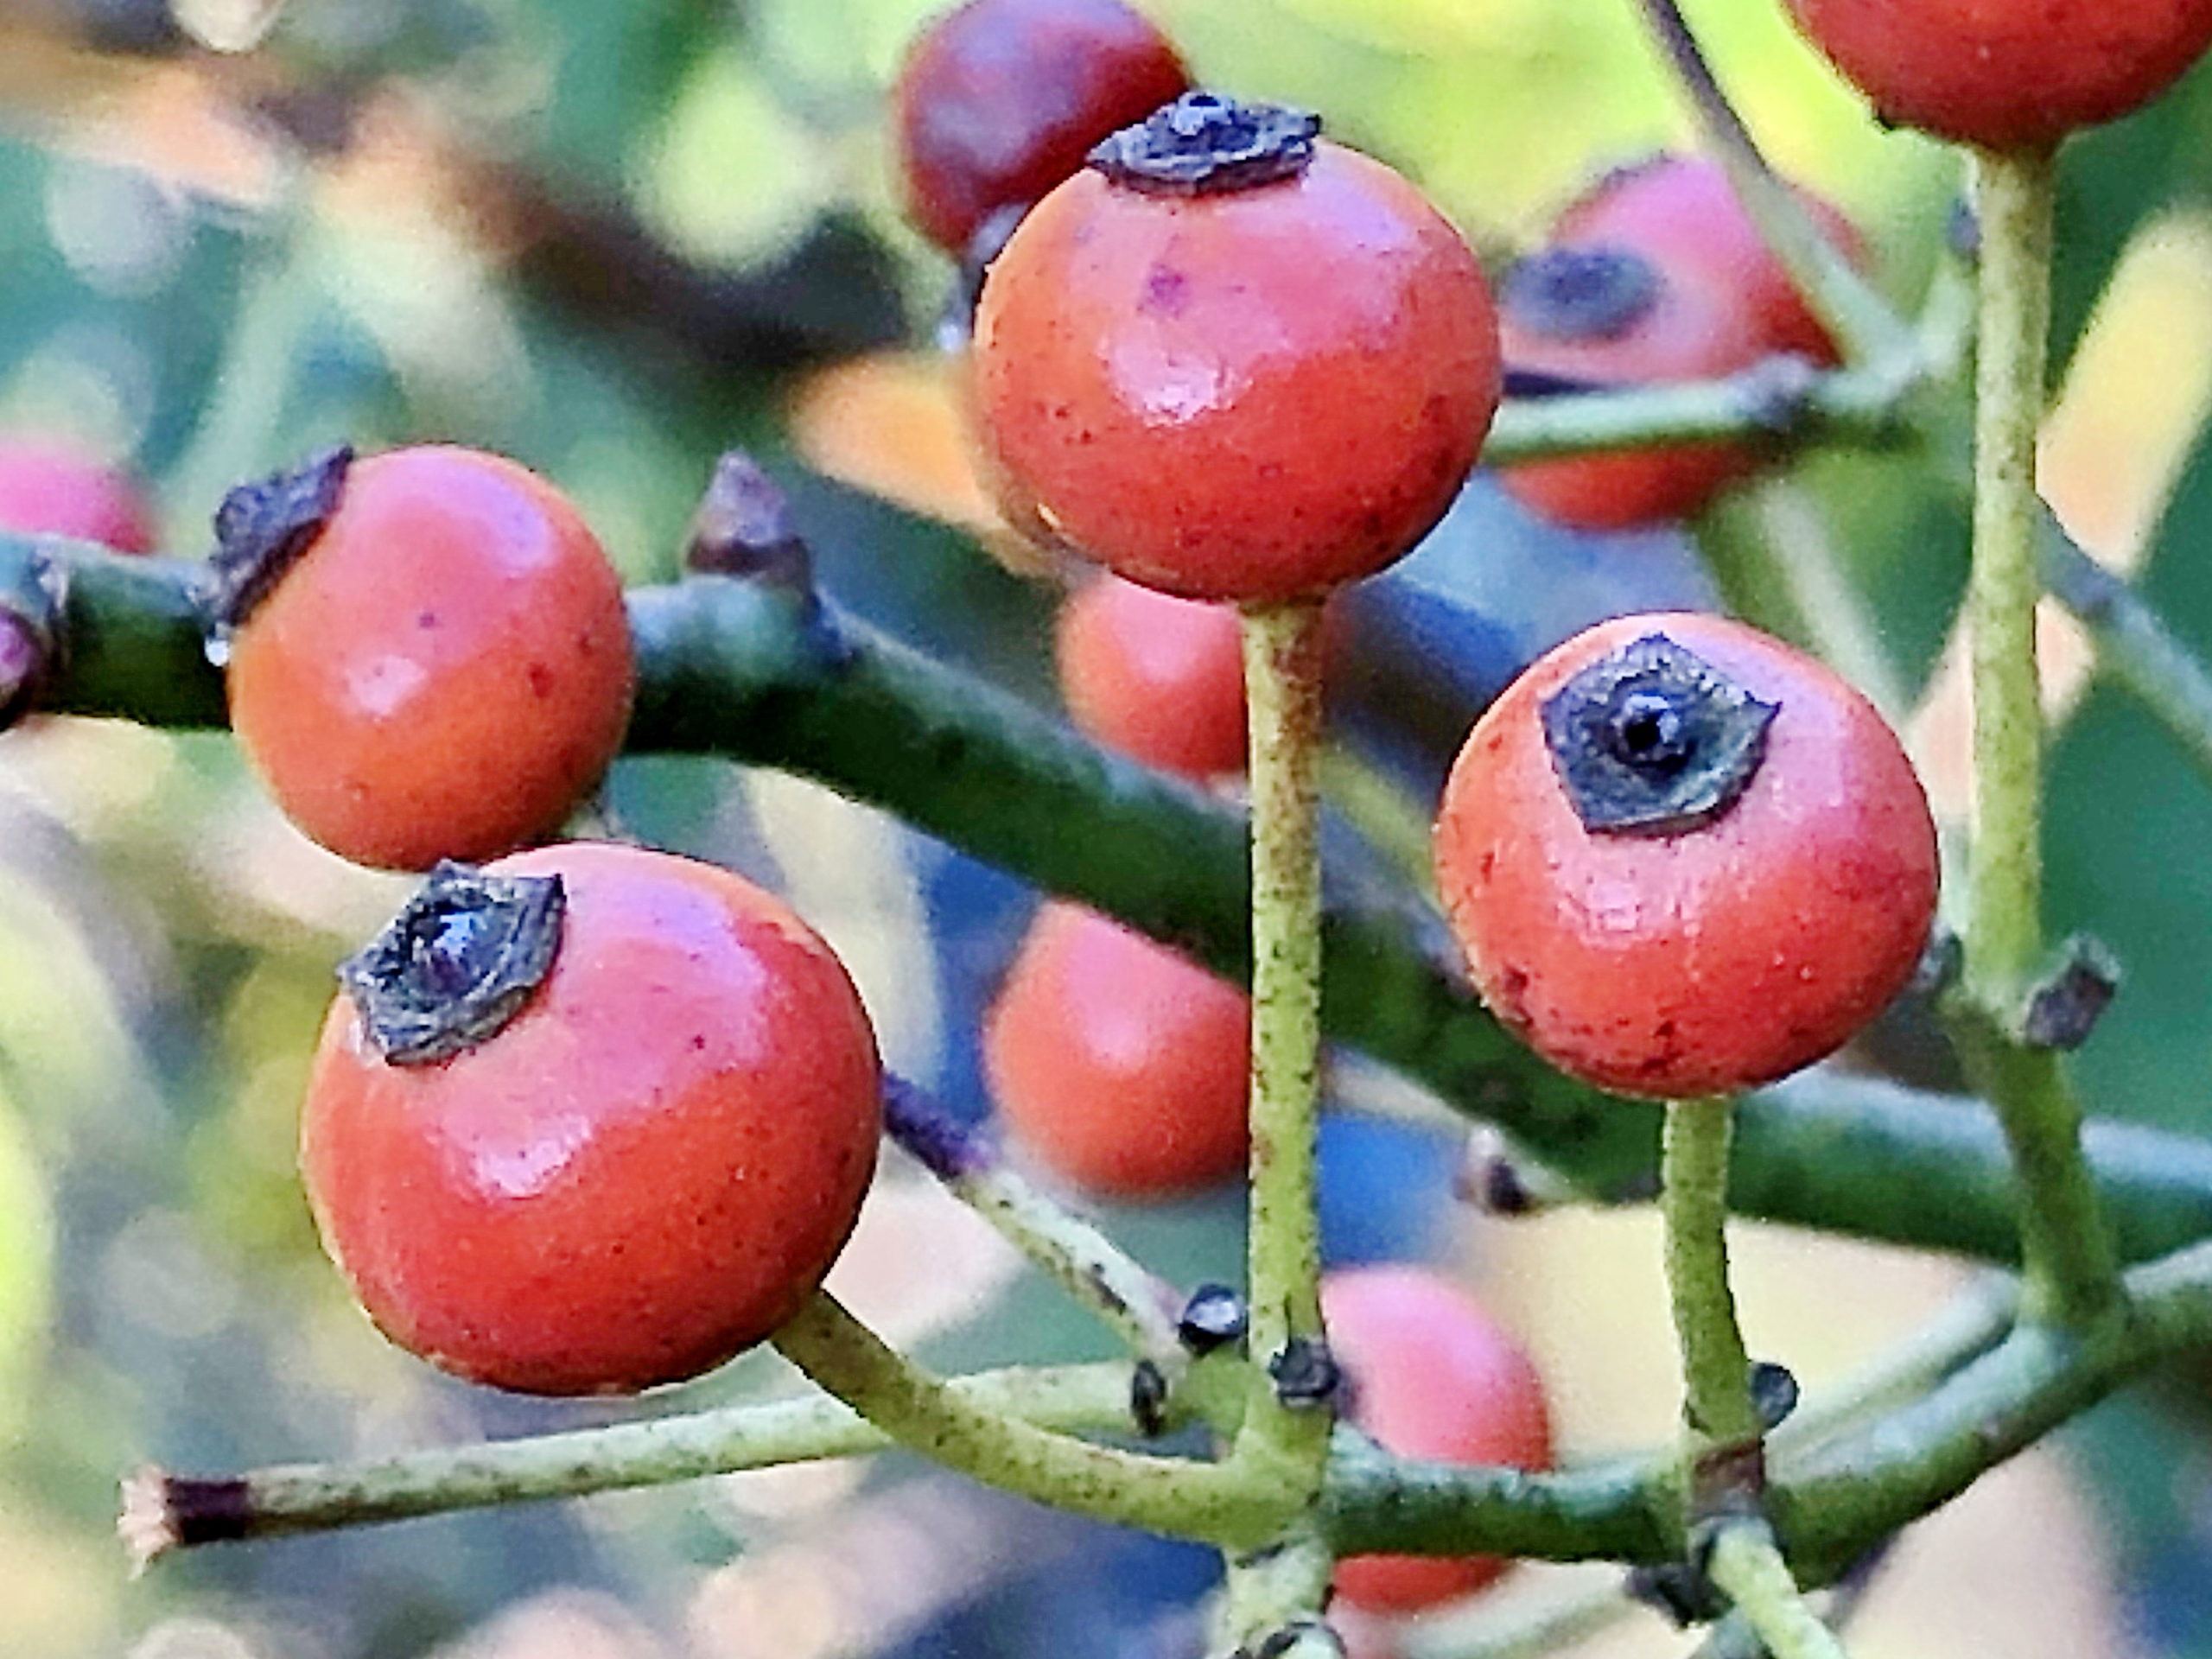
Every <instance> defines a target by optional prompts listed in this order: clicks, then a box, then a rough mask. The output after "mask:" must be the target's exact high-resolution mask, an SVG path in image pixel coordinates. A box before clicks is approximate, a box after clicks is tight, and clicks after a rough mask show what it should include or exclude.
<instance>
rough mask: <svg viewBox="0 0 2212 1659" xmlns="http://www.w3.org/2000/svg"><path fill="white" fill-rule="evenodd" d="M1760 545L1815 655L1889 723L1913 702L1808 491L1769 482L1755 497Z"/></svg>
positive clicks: (1787, 482)
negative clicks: (1855, 687)
mask: <svg viewBox="0 0 2212 1659" xmlns="http://www.w3.org/2000/svg"><path fill="white" fill-rule="evenodd" d="M1751 511H1752V512H1753V513H1754V515H1755V516H1756V517H1757V518H1758V524H1759V530H1760V532H1761V533H1760V535H1759V537H1758V544H1759V546H1760V548H1761V550H1763V551H1764V554H1765V556H1766V557H1767V558H1768V559H1769V561H1770V563H1771V564H1772V566H1773V569H1774V574H1775V576H1776V578H1777V581H1778V582H1779V583H1780V585H1781V586H1782V588H1783V591H1784V592H1785V593H1787V594H1789V603H1790V606H1791V607H1792V608H1793V609H1794V610H1795V611H1796V614H1797V616H1798V618H1799V619H1800V620H1801V621H1802V625H1803V628H1804V637H1805V638H1806V639H1808V640H1809V641H1810V642H1811V644H1812V647H1813V650H1814V652H1815V655H1817V656H1818V657H1819V658H1821V660H1822V661H1823V662H1825V663H1827V665H1828V666H1829V667H1830V668H1833V669H1834V670H1835V671H1836V672H1837V673H1839V674H1840V675H1842V676H1843V677H1844V678H1846V679H1847V680H1849V681H1850V682H1851V683H1852V684H1853V685H1855V686H1857V687H1858V688H1859V690H1861V691H1863V692H1864V693H1866V698H1867V700H1868V701H1869V702H1872V704H1873V705H1874V706H1875V707H1876V708H1877V709H1880V710H1881V711H1882V715H1883V717H1884V718H1885V719H1886V720H1888V721H1891V723H1892V724H1896V723H1897V722H1899V721H1903V720H1904V717H1905V715H1906V714H1907V713H1908V712H1909V710H1910V703H1911V699H1910V696H1909V694H1908V693H1907V691H1906V690H1905V684H1904V677H1903V676H1902V675H1900V674H1899V673H1898V672H1897V664H1896V663H1895V661H1894V660H1892V659H1891V656H1890V650H1889V646H1888V645H1886V644H1885V643H1884V641H1883V639H1882V627H1881V624H1880V622H1879V621H1878V620H1876V618H1875V615H1874V613H1873V611H1872V607H1869V606H1868V604H1867V603H1866V596H1865V594H1862V593H1861V592H1860V591H1859V584H1858V583H1857V582H1853V580H1852V579H1851V575H1850V573H1849V572H1848V571H1847V570H1846V569H1844V568H1843V561H1842V560H1841V558H1840V557H1839V556H1838V555H1837V551H1836V545H1835V538H1834V536H1832V535H1831V534H1830V533H1829V529H1828V524H1827V520H1826V519H1825V518H1822V517H1821V513H1820V511H1819V509H1818V508H1817V507H1816V506H1815V505H1814V503H1813V502H1812V500H1811V499H1808V496H1807V495H1806V493H1805V491H1804V488H1803V487H1802V486H1801V485H1798V484H1796V483H1793V482H1792V481H1790V480H1789V479H1787V478H1777V479H1770V480H1767V481H1765V482H1764V483H1763V484H1761V485H1759V486H1758V487H1757V488H1756V489H1755V490H1754V492H1753V493H1752V497H1751Z"/></svg>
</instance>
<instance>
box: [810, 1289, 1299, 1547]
mask: <svg viewBox="0 0 2212 1659" xmlns="http://www.w3.org/2000/svg"><path fill="white" fill-rule="evenodd" d="M773 1340H774V1342H775V1345H776V1348H777V1351H779V1352H780V1353H781V1354H782V1355H783V1356H784V1357H785V1358H786V1359H788V1360H790V1361H791V1363H792V1364H794V1365H796V1366H798V1369H799V1370H802V1371H804V1372H805V1373H806V1375H807V1376H808V1377H809V1378H810V1379H811V1380H812V1381H813V1383H815V1385H816V1386H817V1387H818V1388H820V1389H822V1390H823V1392H824V1393H825V1394H828V1395H831V1396H832V1397H833V1398H835V1399H838V1400H842V1402H844V1403H845V1404H847V1405H848V1406H850V1407H851V1408H853V1409H854V1410H855V1411H856V1412H858V1413H859V1414H861V1416H863V1417H865V1418H867V1419H868V1421H870V1422H871V1423H874V1425H875V1426H876V1427H878V1428H880V1429H881V1430H882V1431H883V1432H884V1433H886V1434H887V1435H889V1436H890V1437H891V1438H892V1439H893V1440H896V1441H898V1442H899V1444H900V1445H901V1446H906V1447H907V1448H909V1449H910V1450H912V1451H915V1452H920V1453H921V1454H922V1455H923V1456H925V1457H926V1458H928V1459H931V1461H932V1462H935V1463H938V1464H941V1465H944V1467H945V1468H947V1469H950V1470H952V1471H955V1472H956V1473H959V1474H963V1475H966V1476H968V1477H969V1478H971V1479H974V1480H978V1481H981V1482H982V1483H983V1484H985V1485H988V1486H995V1487H997V1488H999V1489H1000V1490H1001V1491H1008V1492H1013V1493H1014V1494H1016V1495H1017V1496H1019V1497H1027V1498H1030V1499H1032V1500H1033V1501H1034V1502H1037V1503H1045V1504H1049V1505H1051V1506H1052V1508H1054V1509H1058V1510H1066V1511H1067V1512H1068V1513H1070V1514H1072V1515H1081V1516H1089V1517H1090V1518H1091V1519H1092V1520H1095V1521H1106V1522H1112V1523H1114V1524H1115V1525H1117V1526H1125V1527H1140V1528H1142V1529H1144V1530H1145V1531H1147V1532H1154V1533H1158V1534H1160V1535H1162V1536H1163V1537H1169V1538H1188V1539H1192V1540H1195V1541H1198V1542H1201V1543H1210V1544H1214V1545H1217V1546H1219V1547H1221V1548H1250V1547H1252V1546H1254V1545H1256V1544H1258V1543H1260V1542H1262V1541H1264V1540H1265V1539H1267V1538H1268V1537H1270V1536H1272V1535H1273V1534H1274V1531H1275V1530H1276V1529H1277V1528H1279V1527H1280V1526H1281V1524H1282V1522H1283V1520H1284V1518H1285V1514H1286V1505H1285V1503H1284V1502H1283V1500H1282V1499H1281V1497H1279V1496H1277V1495H1275V1494H1273V1493H1271V1492H1268V1491H1265V1490H1264V1489H1262V1487H1261V1485H1260V1484H1258V1483H1255V1481H1253V1480H1251V1479H1249V1478H1245V1477H1244V1475H1243V1472H1242V1471H1238V1470H1235V1469H1232V1468H1230V1467H1229V1466H1227V1465H1223V1464H1209V1463H1199V1462H1195V1461H1192V1460H1191V1459H1180V1458H1159V1457H1151V1456H1147V1455H1144V1454H1142V1453H1139V1452H1122V1451H1119V1450H1116V1449H1115V1448H1113V1447H1110V1446H1094V1445H1092V1444H1091V1443H1090V1442H1089V1441H1087V1440H1075V1439H1072V1438H1071V1437H1069V1436H1067V1435H1065V1434H1058V1433H1052V1432H1051V1431H1049V1430H1046V1429H1042V1428H1038V1427H1033V1426H1032V1425H1030V1424H1028V1423H1026V1422H1023V1421H1020V1419H1018V1418H1014V1417H1010V1416H1007V1415H1006V1414H1002V1413H1000V1412H995V1411H992V1410H989V1409H988V1408H986V1407H984V1406H982V1405H980V1404H977V1403H976V1402H973V1401H970V1400H968V1399H965V1398H963V1396H962V1395H961V1394H960V1392H959V1391H958V1390H957V1389H954V1388H953V1387H951V1386H950V1384H948V1383H946V1382H945V1381H944V1379H942V1378H940V1377H937V1376H931V1374H930V1373H928V1372H927V1371H925V1370H922V1368H921V1367H919V1366H918V1365H916V1364H914V1363H912V1361H910V1360H908V1359H906V1357H903V1356H902V1355H900V1354H899V1353H898V1352H897V1351H894V1350H893V1349H892V1348H891V1347H890V1346H889V1345H888V1344H886V1343H885V1342H884V1341H883V1339H882V1338H880V1337H878V1336H877V1335H876V1334H875V1333H874V1332H873V1331H870V1330H869V1329H868V1327H867V1326H866V1325H862V1324H861V1322H860V1321H859V1320H858V1319H855V1318H854V1317H853V1316H852V1314H851V1313H848V1312H847V1311H846V1310H845V1308H844V1307H843V1306H842V1305H841V1304H840V1303H839V1302H838V1301H837V1300H836V1298H834V1297H832V1296H830V1295H829V1294H828V1293H827V1292H826V1291H817V1293H815V1295H814V1298H813V1300H810V1302H808V1303H807V1305H806V1306H804V1308H802V1309H800V1310H799V1312H798V1314H797V1315H796V1316H794V1317H793V1318H792V1319H791V1322H790V1323H789V1324H787V1325H785V1326H784V1328H783V1329H782V1330H780V1331H779V1332H777V1333H776V1335H775V1338H773Z"/></svg>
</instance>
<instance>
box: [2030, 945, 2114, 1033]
mask: <svg viewBox="0 0 2212 1659" xmlns="http://www.w3.org/2000/svg"><path fill="white" fill-rule="evenodd" d="M2119 990H2120V959H2119V958H2118V957H2114V956H2113V953H2112V952H2111V951H2110V950H2107V948H2106V947H2105V946H2104V945H2103V944H2101V943H2100V942H2099V941H2098V940H2096V939H2094V938H2090V937H2089V936H2088V934H2086V933H2076V934H2075V936H2074V937H2073V938H2070V939H2069V940H2067V941H2066V944H2064V946H2063V947H2062V950H2061V960H2060V962H2059V964H2058V967H2057V968H2056V969H2055V970H2054V971H2053V972H2052V973H2050V975H2048V976H2046V977H2045V978H2044V981H2043V982H2042V983H2040V984H2038V985H2037V987H2036V988H2034V989H2033V990H2032V991H2031V992H2030V993H2029V994H2028V1006H2027V1011H2026V1014H2025V1015H2024V1017H2023V1018H2022V1020H2021V1022H2020V1040H2021V1041H2023V1042H2024V1043H2025V1044H2027V1046H2029V1047H2031V1048H2056V1049H2061V1050H2072V1049H2076V1048H2079V1047H2081V1046H2082V1044H2083V1043H2086V1042H2088V1040H2089V1033H2091V1032H2093V1031H2094V1030H2095V1029H2096V1026H2097V1021H2098V1020H2100V1019H2101V1018H2102V1017H2103V1014H2104V1011H2105V1010H2106V1009H2107V1007H2111V1006H2112V1000H2113V996H2115V995H2118V993H2119Z"/></svg>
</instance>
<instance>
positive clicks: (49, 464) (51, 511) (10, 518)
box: [0, 436, 155, 553]
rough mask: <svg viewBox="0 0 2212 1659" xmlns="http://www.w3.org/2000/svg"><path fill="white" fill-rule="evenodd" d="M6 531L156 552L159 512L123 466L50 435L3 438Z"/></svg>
mask: <svg viewBox="0 0 2212 1659" xmlns="http://www.w3.org/2000/svg"><path fill="white" fill-rule="evenodd" d="M0 530H10V531H15V532H16V533H17V534H18V535H22V536H66V537H69V538H71V539H72V540H74V541H80V542H98V543H100V544H101V545H102V546H104V547H109V548H112V549H113V550H115V551H117V552H118V553H150V552H152V551H153V550H154V539H155V538H154V515H153V512H152V509H151V508H150V507H149V505H147V502H146V499H145V497H144V496H143V494H142V493H140V491H139V488H138V486H137V484H136V483H135V482H134V481H133V480H131V478H130V475H129V474H127V473H125V472H124V470H123V469H122V468H120V467H115V466H112V465H111V464H109V463H108V462H105V461H99V460H98V459H96V458H95V457H93V456H92V455H91V454H87V453H86V452H85V451H83V450H80V449H76V448H71V447H70V446H68V445H66V444H60V443H55V442H50V441H48V440H47V439H44V438H33V437H25V436H4V437H0Z"/></svg>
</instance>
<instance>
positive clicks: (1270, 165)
mask: <svg viewBox="0 0 2212 1659" xmlns="http://www.w3.org/2000/svg"><path fill="white" fill-rule="evenodd" d="M1320 132H1321V118H1320V117H1319V116H1318V115H1315V114H1313V113H1312V112H1311V111H1306V110H1294V109H1290V108H1287V107H1286V106H1285V105H1281V104H1243V103H1239V102H1238V101H1237V100H1236V99H1233V98H1224V97H1223V96H1222V95H1221V94H1220V93H1218V92H1185V93H1184V94H1183V96H1182V97H1180V98H1179V99H1176V100H1175V101H1174V102H1173V104H1169V105H1165V106H1164V107H1162V108H1160V109H1158V110H1155V111H1153V112H1152V113H1151V114H1150V115H1148V116H1147V117H1146V118H1144V119H1143V120H1141V121H1140V122H1138V123H1137V124H1135V126H1129V127H1123V128H1122V130H1120V131H1119V132H1117V133H1115V134H1114V135H1112V136H1111V137H1108V138H1104V139H1102V140H1101V141H1100V142H1099V143H1098V145H1097V146H1096V148H1095V149H1092V151H1091V152H1090V156H1089V157H1088V161H1089V163H1090V166H1091V167H1093V168H1096V169H1097V170H1098V171H1099V172H1101V173H1103V174H1104V175H1106V176H1107V177H1108V178H1109V179H1110V180H1111V181H1113V182H1114V183H1116V184H1119V185H1126V186H1128V188H1130V189H1132V190H1143V191H1148V192H1150V193H1151V194H1154V195H1164V196H1205V195H1215V194H1224V193H1226V192H1228V191H1231V190H1249V189H1251V188H1254V187H1255V186H1258V185H1263V184H1273V183H1275V182H1276V181H1279V180H1282V179H1288V178H1294V177H1296V176H1297V175H1299V174H1300V173H1303V172H1304V171H1305V170H1306V164H1307V163H1308V162H1311V161H1313V141H1314V139H1315V138H1317V137H1319V136H1320Z"/></svg>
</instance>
